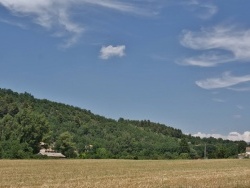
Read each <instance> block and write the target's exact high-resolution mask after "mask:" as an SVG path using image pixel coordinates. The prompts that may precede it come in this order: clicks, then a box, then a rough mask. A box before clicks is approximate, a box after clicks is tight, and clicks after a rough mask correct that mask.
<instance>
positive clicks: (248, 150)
mask: <svg viewBox="0 0 250 188" xmlns="http://www.w3.org/2000/svg"><path fill="white" fill-rule="evenodd" d="M246 154H247V155H248V156H250V147H246Z"/></svg>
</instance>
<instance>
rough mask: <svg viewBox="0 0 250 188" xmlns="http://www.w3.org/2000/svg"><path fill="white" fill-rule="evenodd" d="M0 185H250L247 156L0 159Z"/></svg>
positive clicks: (92, 187) (149, 187)
mask: <svg viewBox="0 0 250 188" xmlns="http://www.w3.org/2000/svg"><path fill="white" fill-rule="evenodd" d="M0 187H9V188H11V187H13V188H14V187H44V188H49V187H58V188H59V187H60V188H70V187H89V188H97V187H98V188H99V187H100V188H102V187H103V188H112V187H117V188H118V187H119V188H120V187H121V188H122V187H128V188H140V187H147V188H168V187H178V188H182V187H183V188H185V187H198V188H202V187H212V188H216V187H226V188H230V187H239V188H241V187H250V160H238V159H232V160H175V161H172V160H159V161H157V160H156V161H151V160H145V161H144V160H142V161H141V160H138V161H137V160H0Z"/></svg>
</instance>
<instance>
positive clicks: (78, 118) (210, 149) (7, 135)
mask: <svg viewBox="0 0 250 188" xmlns="http://www.w3.org/2000/svg"><path fill="white" fill-rule="evenodd" d="M40 142H45V143H47V144H48V145H49V146H50V147H51V148H53V149H54V150H56V151H58V152H62V153H63V154H64V155H65V156H67V157H68V158H83V159H87V158H93V159H102V158H113V159H198V158H203V157H205V156H206V157H208V158H233V157H236V156H237V154H238V153H242V152H244V151H245V147H246V146H247V143H246V142H244V141H229V140H222V139H215V138H203V139H201V138H199V137H193V136H191V135H185V134H183V133H182V131H181V130H179V129H175V128H173V127H170V126H167V125H164V124H159V123H154V122H150V121H149V120H141V121H139V120H138V121H137V120H126V119H124V118H120V119H119V120H114V119H110V118H106V117H103V116H100V115H96V114H93V113H92V112H91V111H89V110H85V109H81V108H79V107H74V106H71V105H66V104H62V103H57V102H52V101H49V100H46V99H43V100H41V99H36V98H34V97H33V96H32V95H31V94H29V93H26V92H25V93H17V92H13V91H12V90H8V89H0V158H2V159H3V158H10V159H24V158H37V157H38V156H37V153H38V152H39V150H40V146H39V143H40ZM205 146H206V150H205Z"/></svg>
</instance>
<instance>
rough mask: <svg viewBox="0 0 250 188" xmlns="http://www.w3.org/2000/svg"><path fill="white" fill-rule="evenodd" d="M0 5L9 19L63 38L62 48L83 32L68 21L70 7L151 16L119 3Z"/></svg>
mask: <svg viewBox="0 0 250 188" xmlns="http://www.w3.org/2000/svg"><path fill="white" fill-rule="evenodd" d="M0 6H3V7H5V8H6V9H7V10H9V11H10V12H11V14H12V15H13V16H17V17H21V18H23V19H30V20H31V21H32V22H33V23H35V24H38V25H40V26H41V27H43V28H45V29H46V30H48V31H52V32H53V33H54V34H53V35H52V36H55V37H61V38H63V39H64V43H63V44H62V47H64V48H68V47H71V46H72V45H74V44H75V43H77V42H78V40H79V39H80V38H81V36H82V34H83V33H84V31H85V28H84V27H83V25H82V24H81V23H76V22H74V21H73V20H72V12H71V11H72V8H73V7H80V8H83V9H84V8H85V7H87V6H99V7H103V8H106V9H112V10H116V11H118V12H125V13H130V14H137V15H142V16H145V15H150V14H151V13H150V11H149V10H148V9H143V8H140V7H142V6H136V5H135V3H134V4H133V3H126V2H122V1H120V0H35V1H28V0H0ZM83 11H84V10H83ZM5 23H7V22H5ZM8 24H11V23H10V22H9V23H8ZM15 24H16V25H17V23H15Z"/></svg>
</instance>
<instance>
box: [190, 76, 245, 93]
mask: <svg viewBox="0 0 250 188" xmlns="http://www.w3.org/2000/svg"><path fill="white" fill-rule="evenodd" d="M249 81H250V75H245V76H233V75H231V73H230V72H225V73H223V75H222V76H221V77H218V78H208V79H205V80H200V81H196V82H195V83H196V85H197V86H199V87H201V88H203V89H218V88H226V87H230V86H234V85H237V84H240V83H244V82H249Z"/></svg>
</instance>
